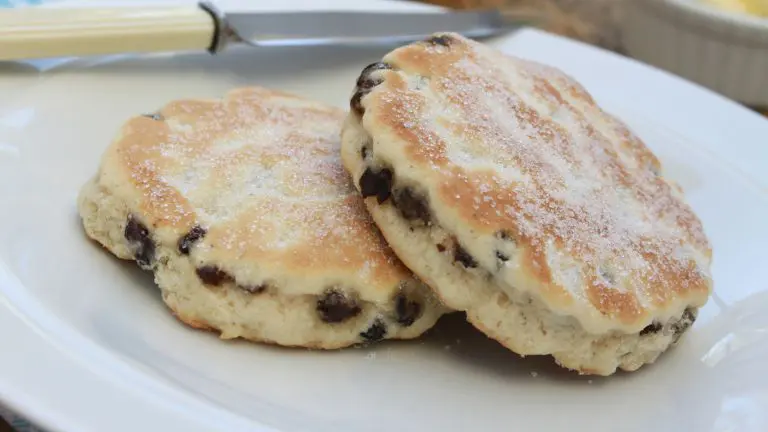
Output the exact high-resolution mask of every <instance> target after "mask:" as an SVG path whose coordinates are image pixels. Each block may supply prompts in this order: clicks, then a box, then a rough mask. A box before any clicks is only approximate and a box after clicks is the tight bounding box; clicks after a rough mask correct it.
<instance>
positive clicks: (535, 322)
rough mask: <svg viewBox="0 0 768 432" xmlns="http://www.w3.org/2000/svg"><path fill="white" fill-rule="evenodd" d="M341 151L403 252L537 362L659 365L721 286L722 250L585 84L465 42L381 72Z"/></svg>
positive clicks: (449, 297)
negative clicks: (716, 259) (543, 357)
mask: <svg viewBox="0 0 768 432" xmlns="http://www.w3.org/2000/svg"><path fill="white" fill-rule="evenodd" d="M351 108H352V112H351V114H350V115H349V117H348V119H347V121H346V123H345V127H344V130H343V136H342V159H343V160H344V164H345V166H346V168H347V169H348V171H349V172H350V173H351V175H352V176H353V178H354V181H355V183H356V185H357V187H358V188H359V189H360V190H361V192H362V195H363V196H364V197H366V204H367V206H368V209H369V210H370V212H371V214H372V215H373V218H374V220H375V222H376V224H377V225H378V226H379V228H380V229H381V231H382V233H383V234H384V236H385V237H386V239H387V240H388V242H389V244H390V245H391V246H392V248H393V249H394V250H395V252H396V253H397V254H398V256H399V257H400V258H401V259H402V260H403V262H405V263H406V265H407V266H408V267H410V268H411V269H412V270H413V271H414V272H415V273H416V274H417V275H419V276H420V277H421V278H422V279H423V280H424V281H425V282H427V284H428V285H430V286H431V287H432V288H433V289H434V290H435V292H436V293H437V294H438V295H439V297H441V298H442V299H443V301H444V302H445V304H446V305H447V306H449V307H451V308H455V309H458V310H463V311H466V313H467V317H468V319H469V320H470V321H471V322H472V323H473V324H474V325H475V326H476V327H477V328H478V329H480V330H481V331H483V332H484V333H485V334H487V335H488V336H490V337H492V338H494V339H496V340H498V341H499V342H501V343H502V344H503V345H505V346H506V347H508V348H509V349H511V350H512V351H515V352H517V353H519V354H522V355H531V354H551V355H553V356H554V357H555V359H556V360H557V362H559V363H560V364H561V365H563V366H565V367H567V368H570V369H575V370H578V371H580V372H582V373H592V374H601V375H608V374H611V373H613V372H614V371H615V370H616V369H617V368H622V369H625V370H635V369H637V368H639V367H640V366H641V365H643V364H645V363H650V362H653V361H654V360H655V359H656V358H657V357H658V355H659V354H660V353H662V352H663V351H665V350H666V349H667V348H668V347H669V346H671V345H673V344H674V343H676V342H677V340H678V338H679V337H680V335H681V334H682V333H683V332H684V331H685V330H686V329H687V328H688V327H690V326H691V324H692V322H693V321H694V319H695V317H696V313H697V310H698V308H700V307H701V306H703V305H704V304H705V303H706V301H707V299H708V296H709V294H710V292H711V288H712V286H711V285H712V284H711V278H710V273H709V271H710V270H709V267H710V260H711V250H710V246H709V243H708V240H707V238H706V237H705V235H704V232H703V229H702V225H701V223H700V222H699V220H698V219H697V217H696V216H695V215H694V213H693V212H692V210H691V209H690V208H689V206H688V205H687V204H685V202H684V200H683V196H682V195H681V192H679V190H678V189H677V188H676V186H674V185H673V184H671V182H669V181H668V180H667V179H665V177H664V176H663V175H661V174H660V164H659V161H658V160H657V159H656V157H655V156H654V155H653V154H652V153H651V151H650V150H649V149H648V148H647V147H646V146H645V145H644V143H643V142H641V140H640V139H639V138H638V137H637V136H636V135H634V134H633V133H632V132H631V131H630V130H629V129H628V128H627V127H626V126H625V125H624V124H623V123H622V122H621V121H619V120H618V119H616V118H615V117H613V116H611V115H609V114H608V113H606V112H604V111H603V110H602V109H601V108H600V107H599V106H598V105H597V104H596V103H595V102H594V101H593V99H592V98H591V97H590V95H589V94H588V93H587V91H585V90H584V89H583V88H582V87H581V86H580V85H579V84H578V83H577V82H575V81H574V80H573V79H571V78H569V77H568V76H566V75H565V74H564V73H562V72H560V71H558V70H556V69H554V68H551V67H547V66H544V65H541V64H537V63H533V62H530V61H525V60H522V59H517V58H512V57H508V56H506V55H503V54H502V53H500V52H498V51H496V50H494V49H492V48H490V47H488V46H485V45H481V44H479V43H476V42H473V41H470V40H467V39H465V38H463V37H461V36H459V35H455V34H438V35H434V36H433V37H432V38H431V39H429V40H427V41H424V42H419V43H414V44H412V45H409V46H405V47H401V48H399V49H396V50H394V51H392V52H391V53H389V54H388V55H386V56H385V57H384V58H383V60H382V61H381V62H379V63H375V64H373V65H370V66H369V67H367V68H365V70H364V71H363V72H362V74H361V75H360V78H359V79H358V82H357V85H356V88H355V92H354V94H353V96H352V99H351Z"/></svg>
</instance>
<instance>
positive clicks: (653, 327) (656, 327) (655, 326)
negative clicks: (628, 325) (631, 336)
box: [640, 322, 664, 336]
mask: <svg viewBox="0 0 768 432" xmlns="http://www.w3.org/2000/svg"><path fill="white" fill-rule="evenodd" d="M662 328H664V326H663V325H661V323H658V322H652V323H650V324H648V325H647V326H645V328H644V329H642V330H640V336H645V335H647V334H653V333H658V332H660V331H661V329H662Z"/></svg>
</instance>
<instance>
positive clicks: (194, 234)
mask: <svg viewBox="0 0 768 432" xmlns="http://www.w3.org/2000/svg"><path fill="white" fill-rule="evenodd" d="M205 234H206V231H205V229H204V228H203V227H201V226H198V225H195V226H194V227H193V228H192V229H191V230H189V232H188V233H187V234H186V235H184V237H182V238H180V239H179V252H181V253H182V254H183V255H189V249H190V248H191V247H192V245H193V244H194V243H195V242H197V241H198V240H200V239H202V238H203V237H205Z"/></svg>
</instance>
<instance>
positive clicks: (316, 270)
mask: <svg viewBox="0 0 768 432" xmlns="http://www.w3.org/2000/svg"><path fill="white" fill-rule="evenodd" d="M343 118H344V112H343V111H342V110H340V109H337V108H333V107H328V106H324V105H321V104H318V103H314V102H311V101H307V100H304V99H301V98H298V97H296V96H293V95H289V94H286V93H282V92H277V91H273V90H267V89H262V88H244V89H238V90H234V91H232V92H230V93H229V94H227V95H226V97H225V98H224V99H223V100H220V101H217V100H211V101H208V100H179V101H174V102H171V103H169V104H168V105H166V106H165V107H164V108H162V109H161V110H160V111H159V112H158V114H156V115H155V118H152V117H147V116H142V117H135V118H133V119H131V120H129V121H128V122H127V123H126V124H125V126H124V127H123V128H122V131H121V134H120V136H119V138H118V139H117V140H116V141H115V142H114V143H113V144H112V146H111V147H110V148H109V149H108V151H107V153H106V155H105V157H104V162H103V165H102V169H101V172H100V175H101V178H100V182H101V183H102V184H104V185H105V186H106V187H107V188H109V189H110V190H113V191H116V193H119V194H122V195H124V198H125V199H126V201H127V202H128V203H129V205H130V206H132V207H133V209H134V210H133V211H134V212H136V213H137V215H138V216H140V218H141V219H142V222H143V223H144V224H145V225H147V226H149V227H150V231H152V232H153V235H154V236H156V237H160V238H161V240H165V241H167V242H169V243H172V242H175V241H177V240H178V239H179V238H181V237H182V236H184V235H185V234H187V233H188V232H189V231H190V230H191V229H192V228H193V227H194V226H196V225H199V226H202V227H203V228H204V229H205V230H206V234H205V236H204V238H203V239H201V240H200V241H199V242H198V243H197V244H196V245H195V247H194V250H193V251H192V257H193V259H194V260H195V261H196V262H198V263H199V264H200V265H206V264H213V265H216V266H218V267H219V268H223V269H224V270H225V271H227V272H228V273H230V274H232V275H235V276H236V279H237V281H238V283H241V284H242V283H253V284H260V283H262V282H263V281H262V280H261V279H263V278H267V279H269V278H271V277H272V276H274V277H277V275H278V274H293V275H298V276H303V277H305V278H314V279H316V280H318V281H323V283H327V284H332V283H340V284H343V283H344V282H345V281H346V282H350V284H354V285H359V286H365V287H367V288H370V289H371V290H373V291H378V293H376V294H374V296H389V295H391V294H392V292H393V290H394V289H396V288H397V286H398V284H399V283H400V282H401V281H403V280H406V279H410V277H411V273H410V272H409V271H408V270H407V269H406V268H405V267H404V266H403V265H402V264H401V263H400V262H399V260H397V259H396V257H395V256H394V254H393V253H392V252H391V250H390V249H389V247H388V246H387V245H386V243H385V242H384V241H383V239H382V238H381V237H380V235H378V233H377V231H376V230H375V228H374V227H373V225H372V222H371V220H370V217H369V216H368V214H367V212H366V211H365V209H364V204H363V202H362V200H361V199H360V198H359V195H358V194H357V193H356V192H355V191H354V188H353V186H352V184H351V182H350V180H349V178H348V175H347V174H346V172H345V171H344V169H343V167H342V165H341V161H340V159H339V130H340V126H341V123H342V121H343ZM126 185H129V186H126ZM134 204H135V205H134ZM254 263H255V264H256V265H258V266H259V268H260V270H259V271H258V272H255V271H253V265H254ZM255 273H259V274H258V275H255ZM326 286H327V285H326ZM292 289H294V290H295V292H292V294H301V293H302V291H301V290H302V289H303V288H302V287H301V286H293V287H292ZM318 289H321V288H317V289H314V288H312V289H310V288H309V287H308V286H307V288H306V290H307V292H308V293H313V294H316V293H317V292H315V291H317V290H318ZM374 300H379V299H374Z"/></svg>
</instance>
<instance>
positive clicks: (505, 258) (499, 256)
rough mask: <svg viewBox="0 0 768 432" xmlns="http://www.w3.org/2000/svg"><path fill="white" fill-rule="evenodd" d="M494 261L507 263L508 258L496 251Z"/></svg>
mask: <svg viewBox="0 0 768 432" xmlns="http://www.w3.org/2000/svg"><path fill="white" fill-rule="evenodd" d="M496 259H498V260H499V261H504V262H506V261H509V256H508V255H507V254H505V253H504V252H502V251H496Z"/></svg>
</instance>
